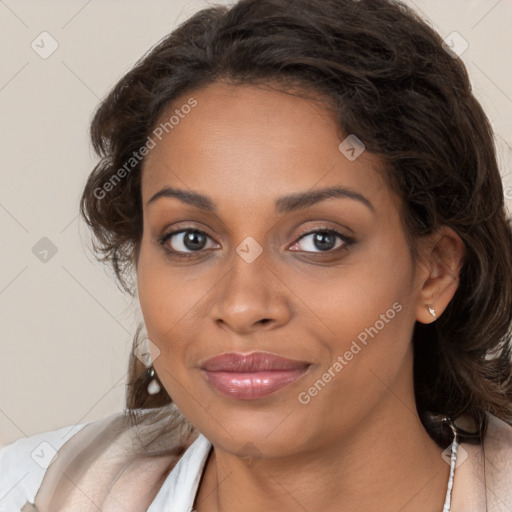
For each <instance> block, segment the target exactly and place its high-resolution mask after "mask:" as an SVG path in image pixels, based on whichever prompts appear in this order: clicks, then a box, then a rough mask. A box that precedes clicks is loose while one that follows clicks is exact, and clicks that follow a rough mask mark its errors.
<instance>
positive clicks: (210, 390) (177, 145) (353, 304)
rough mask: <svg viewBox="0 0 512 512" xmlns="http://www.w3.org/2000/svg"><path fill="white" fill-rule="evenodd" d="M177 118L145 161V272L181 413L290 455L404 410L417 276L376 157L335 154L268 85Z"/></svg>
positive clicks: (212, 431)
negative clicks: (243, 359)
mask: <svg viewBox="0 0 512 512" xmlns="http://www.w3.org/2000/svg"><path fill="white" fill-rule="evenodd" d="M191 98H193V99H191ZM184 105H193V107H191V108H187V107H184ZM173 115H174V116H175V118H174V119H173V121H172V122H171V123H170V124H168V125H167V129H166V130H165V129H163V130H162V129H160V131H158V132H154V133H158V135H159V137H155V136H153V139H154V140H155V142H156V146H155V147H154V148H153V149H151V150H150V153H149V154H148V156H147V158H146V161H145V166H144V170H143V176H142V198H143V208H144V231H143V237H142V243H141V250H140V257H139V261H138V269H137V271H138V291H139V298H140V303H141V307H142V312H143V316H144V320H145V323H146V327H147V331H148V337H149V339H150V340H151V341H152V342H153V343H154V344H155V345H156V346H157V347H158V349H159V351H160V353H159V354H158V356H157V357H154V367H155V369H156V372H157V373H158V376H159V378H160V380H161V381H162V383H163V385H164V386H165V388H166V390H167V391H168V393H169V394H170V396H171V397H172V399H173V400H174V402H175V403H176V405H177V406H178V407H179V409H180V410H181V411H182V412H183V414H184V415H185V417H187V418H188V420H189V421H190V422H191V423H192V424H193V425H195V426H196V427H197V428H198V429H199V431H200V432H202V433H203V434H204V435H205V436H206V437H207V438H208V439H210V441H212V443H213V444H214V445H215V446H216V447H220V448H222V449H224V450H226V451H228V452H231V453H233V454H237V453H243V452H244V450H245V451H247V452H248V451H250V450H252V451H253V452H255V453H258V454H259V455H261V456H279V455H282V456H284V455H289V454H292V453H297V452H299V451H301V450H302V451H305V450H310V449H314V448H318V447H320V446H321V445H325V446H329V445H332V443H333V442H336V440H337V439H340V438H342V437H344V436H347V435H350V433H351V431H354V429H356V428H358V427H359V426H360V425H363V424H365V425H367V424H368V423H367V422H368V421H369V420H370V421H371V419H372V418H373V419H377V418H378V420H379V422H380V423H379V424H380V425H382V424H383V423H384V424H385V422H386V421H392V420H394V419H396V414H403V413H408V412H407V408H411V407H413V405H412V404H413V403H414V402H413V384H412V348H411V336H412V330H413V327H414V323H415V321H416V319H417V318H418V315H419V313H418V311H419V308H420V302H421V297H420V296H419V294H420V289H421V285H420V284H421V281H420V280H421V278H422V274H421V272H416V273H415V272H414V266H413V262H412V261H411V256H410V251H409V247H408V245H407V242H406V239H405V236H404V232H403V229H402V224H401V220H400V212H399V202H398V200H397V198H396V197H395V196H394V195H393V193H392V192H391V191H390V188H389V187H388V185H387V184H386V182H385V181H384V179H383V174H382V170H381V166H380V162H379V160H378V159H377V158H376V157H374V156H372V155H370V154H369V153H368V152H365V151H363V152H362V153H361V154H359V156H358V153H359V152H360V150H361V149H362V148H361V147H359V146H357V144H356V145H354V143H353V142H351V140H348V141H346V142H345V143H344V144H343V145H342V146H341V149H340V143H341V142H343V140H344V138H345V136H343V137H341V138H340V136H339V132H338V130H337V128H336V122H335V118H334V116H333V114H332V113H330V112H329V111H328V110H327V109H324V108H321V107H320V106H319V104H318V103H315V102H313V101H311V100H306V99H302V98H299V97H297V96H295V95H291V94H286V93H282V92H277V91H273V90H264V89H262V88H257V87H254V86H229V85H225V84H214V85H211V86H209V87H207V88H205V89H203V90H200V91H198V92H195V93H193V94H190V95H186V96H184V97H183V99H182V100H180V101H178V102H176V103H175V104H173V106H172V109H169V110H168V111H166V113H165V115H164V116H162V122H165V121H168V120H169V119H170V118H171V116H173ZM166 132H168V133H166ZM355 135H356V136H357V135H358V134H355ZM159 138H161V140H159ZM361 138H362V137H361ZM363 143H364V140H363ZM334 188H336V189H339V191H338V193H337V194H334V193H333V194H331V195H329V194H324V195H320V194H319V193H320V192H321V191H323V190H325V189H334ZM165 189H167V193H162V194H159V197H156V198H154V196H155V194H157V193H159V192H161V191H162V190H165ZM178 190H179V191H180V193H181V198H179V197H177V194H174V192H175V191H178ZM199 195H201V196H204V198H199ZM291 196H292V198H291V199H290V197H291ZM297 197H298V198H301V199H300V200H298V201H296V200H294V198H297ZM152 198H153V200H151V199H152ZM180 230H181V233H177V234H174V235H172V236H166V235H169V233H171V232H172V231H180ZM194 231H200V232H201V233H199V234H197V233H196V234H194ZM315 232H316V234H315ZM336 232H337V233H339V234H337V233H336ZM305 233H309V234H306V235H304V234H305ZM303 235H304V236H303ZM423 278H424V276H423ZM424 307H425V306H424V304H423V303H421V308H424ZM254 352H259V353H263V354H260V356H261V357H262V359H261V360H259V359H258V360H257V362H255V361H254V360H253V361H250V360H249V363H248V366H243V365H242V366H238V365H237V364H238V363H233V361H231V363H229V361H228V362H227V363H226V361H224V363H222V364H220V366H215V365H210V366H208V365H206V366H205V362H206V361H207V360H208V359H210V358H212V357H214V356H218V355H221V354H226V353H238V354H242V355H247V354H252V353H254ZM268 354H270V355H274V356H280V357H282V358H286V359H289V360H292V362H291V363H289V364H288V365H284V366H280V364H281V363H282V361H281V360H278V362H276V360H272V359H271V362H269V360H268V359H267V356H268ZM258 361H259V364H261V366H258ZM223 364H224V366H223ZM226 365H227V366H226ZM251 365H252V366H251ZM265 365H266V366H265ZM205 368H207V369H209V370H210V371H207V370H205ZM236 370H238V371H236Z"/></svg>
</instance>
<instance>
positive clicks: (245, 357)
mask: <svg viewBox="0 0 512 512" xmlns="http://www.w3.org/2000/svg"><path fill="white" fill-rule="evenodd" d="M310 366H311V363H308V362H306V361H297V360H294V359H287V358H284V357H281V356H277V355H275V354H270V353H267V352H252V353H250V354H240V353H235V352H230V353H226V354H221V355H219V356H215V357H213V358H210V359H208V360H206V361H205V362H204V363H203V364H202V365H201V371H202V373H203V375H204V376H205V378H206V381H207V382H208V384H209V385H210V386H211V387H213V388H214V389H215V390H216V391H218V392H220V393H221V394H222V395H224V396H228V397H230V398H234V399H238V400H254V399H257V398H263V397H265V396H268V395H270V394H272V393H275V392H277V391H278V390H280V389H283V388H284V387H286V386H288V385H290V384H292V383H293V382H295V381H296V380H298V379H299V378H300V377H302V376H303V375H304V374H305V373H306V372H307V370H308V368H309V367H310Z"/></svg>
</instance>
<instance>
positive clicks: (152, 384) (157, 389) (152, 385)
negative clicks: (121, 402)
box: [146, 366, 162, 395]
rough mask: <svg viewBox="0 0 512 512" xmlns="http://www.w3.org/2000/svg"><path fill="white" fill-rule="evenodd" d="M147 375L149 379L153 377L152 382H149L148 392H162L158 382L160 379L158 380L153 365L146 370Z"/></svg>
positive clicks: (151, 393)
mask: <svg viewBox="0 0 512 512" xmlns="http://www.w3.org/2000/svg"><path fill="white" fill-rule="evenodd" d="M146 375H147V376H148V378H149V379H152V380H151V382H150V383H149V384H148V388H147V389H148V393H149V394H150V395H156V394H157V393H160V390H161V389H162V388H161V387H160V384H158V381H157V380H156V372H155V368H154V367H153V366H151V367H150V368H148V369H147V370H146Z"/></svg>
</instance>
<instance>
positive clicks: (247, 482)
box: [195, 383, 450, 512]
mask: <svg viewBox="0 0 512 512" xmlns="http://www.w3.org/2000/svg"><path fill="white" fill-rule="evenodd" d="M400 388H401V389H404V388H403V387H400ZM405 389H407V387H406V388H405ZM410 389H412V383H411V388H410ZM411 394H412V393H411ZM441 453H442V449H441V448H439V447H438V446H437V444H436V443H435V442H434V441H433V440H432V439H431V438H430V436H429V435H428V433H427V432H426V431H425V429H424V427H423V425H422V424H421V422H420V420H419V418H418V415H417V413H416V408H415V404H414V396H410V397H405V398H404V397H400V398H398V395H397V394H396V393H395V392H393V391H391V390H390V392H388V393H387V394H386V396H385V399H384V400H382V401H381V402H380V404H379V407H378V408H376V409H374V410H372V411H371V414H369V415H368V416H367V417H365V418H364V419H363V420H362V421H360V422H358V423H357V424H356V425H355V426H354V427H353V428H351V430H350V432H344V435H343V436H342V437H339V438H337V439H335V440H334V442H332V440H329V441H325V440H324V441H323V443H322V440H319V443H318V444H317V445H315V446H311V447H306V449H304V450H302V451H300V452H298V453H295V454H294V455H293V456H289V457H285V458H272V459H268V458H267V459H258V460H256V461H252V462H251V463H250V464H247V461H245V460H241V459H239V458H237V457H235V456H234V455H232V454H230V453H227V452H225V451H223V450H220V449H214V450H213V451H212V454H211V456H210V458H209V460H208V461H207V465H206V468H205V472H204V475H203V479H202V481H201V484H200V487H199V491H198V494H197V498H196V503H195V510H196V511H197V512H206V511H208V512H232V511H234V510H240V504H241V503H243V509H244V511H246V512H260V511H261V510H280V511H283V512H288V511H289V512H292V511H294V512H295V511H297V510H323V511H325V512H331V511H333V512H334V511H336V512H340V511H342V512H352V511H356V510H379V511H380V512H396V511H397V510H400V511H401V512H413V511H414V512H432V511H434V512H435V511H439V512H440V511H441V510H442V508H443V503H444V499H445V494H446V486H447V482H448V477H449V470H450V468H449V466H448V465H447V464H446V462H445V461H444V460H443V459H442V457H441Z"/></svg>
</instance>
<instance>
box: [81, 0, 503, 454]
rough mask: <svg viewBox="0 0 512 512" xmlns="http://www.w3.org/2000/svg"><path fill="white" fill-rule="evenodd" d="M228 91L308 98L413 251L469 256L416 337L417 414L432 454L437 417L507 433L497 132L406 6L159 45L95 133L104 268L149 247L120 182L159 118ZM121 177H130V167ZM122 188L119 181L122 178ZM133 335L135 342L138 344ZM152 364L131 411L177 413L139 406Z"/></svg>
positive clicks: (303, 6)
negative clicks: (369, 163) (434, 239)
mask: <svg viewBox="0 0 512 512" xmlns="http://www.w3.org/2000/svg"><path fill="white" fill-rule="evenodd" d="M219 80H224V81H227V82H229V83H233V84H257V83H260V84H261V83H272V84H278V86H281V87H282V88H283V89H286V88H289V87H290V86H293V87H295V88H299V89H302V90H303V91H305V92H307V91H314V92H316V93H319V94H321V95H322V96H323V97H325V98H326V102H328V103H329V105H330V108H332V109H333V110H334V111H335V112H336V113H337V115H338V119H339V128H340V131H341V132H342V133H345V134H350V133H355V134H357V136H358V137H359V138H360V139H361V140H362V141H364V144H365V145H366V149H367V150H368V151H370V152H371V153H374V154H376V155H378V156H379V157H380V158H381V159H382V161H383V162H384V163H385V164H386V169H387V178H388V182H389V184H390V186H391V187H392V189H393V190H394V191H396V192H397V194H398V195H399V197H400V198H401V199H402V201H403V204H404V218H403V223H404V230H405V233H406V235H407V237H408V239H409V241H410V244H411V248H412V251H413V254H416V252H415V250H416V248H417V247H418V241H419V240H421V238H422V237H423V236H425V235H428V234H429V233H432V232H433V231H434V230H435V229H436V228H438V227H439V226H441V225H447V226H449V227H451V228H452V229H454V230H455V231H456V232H457V234H458V235H459V236H460V237H461V238H462V240H463V241H464V244H465V249H466V253H465V257H464V261H463V267H462V270H461V276H460V283H459V287H458V290H457V292H456V294H455V296H454V297H453V299H452V301H451V302H450V304H449V305H448V307H447V308H446V310H445V311H444V314H443V315H442V316H441V317H440V318H439V319H438V320H437V321H436V322H434V323H433V324H428V325H424V324H421V323H417V324H416V327H415V331H414V335H413V345H414V386H415V396H416V403H417V409H418V413H419V415H420V418H421V419H422V421H423V423H424V425H425V428H426V429H427V430H428V431H429V433H430V435H431V436H432V437H433V438H434V439H436V441H437V442H438V443H439V444H446V441H447V440H448V434H447V430H446V429H444V427H442V423H441V421H440V420H441V418H442V417H451V418H456V417H458V416H459V415H461V414H468V415H469V416H470V417H472V418H473V419H474V420H475V421H476V422H477V424H478V425H479V431H478V435H477V437H476V442H478V441H479V440H480V439H481V437H482V436H483V434H484V433H485V428H486V422H485V413H486V412H490V413H493V414H495V415H496V416H498V417H499V418H501V419H503V420H504V421H507V422H509V423H511V422H512V406H511V404H512V363H511V344H510V339H511V324H512V234H511V225H510V219H509V218H508V217H507V213H506V209H505V205H504V195H503V187H502V182H501V177H500V174H499V171H498V167H497V162H496V156H495V149H494V145H493V134H492V130H491V127H490V124H489V121H488V119H487V118H486V116H485V114H484V112H483V110H482V108H481V106H480V104H479V103H478V101H477V100H476V99H475V97H474V96H473V94H472V91H471V85H470V82H469V79H468V75H467V72H466V69H465V67H464V65H463V63H462V62H461V60H460V59H459V58H456V57H455V56H454V55H453V54H450V53H448V52H447V51H445V49H444V48H443V45H442V40H441V37H440V36H439V35H438V34H437V33H436V32H435V31H434V30H433V29H431V28H430V27H429V26H428V25H427V24H426V23H425V22H423V21H422V20H421V19H420V18H418V17H417V16H416V15H415V14H414V13H413V12H412V11H411V10H410V9H409V8H408V7H406V6H405V5H403V4H401V3H400V2H396V1H391V0H389V1H388V0H361V1H355V0H293V1H289V0H240V1H239V2H238V3H236V4H235V5H234V6H232V7H229V8H228V7H226V6H216V7H211V8H207V9H204V10H201V11H200V12H198V13H196V14H195V15H194V16H192V17H191V18H190V19H188V20H187V21H186V22H185V23H183V24H182V25H181V26H179V27H178V28H177V29H176V30H174V31H173V32H172V33H171V34H169V35H168V36H167V37H165V38H164V39H163V40H162V41H160V42H159V43H158V44H157V45H156V46H155V47H154V48H153V49H152V50H151V51H150V52H149V53H148V54H147V55H145V56H144V57H143V58H142V59H141V60H140V61H139V62H138V63H137V64H136V65H135V66H134V68H133V69H132V70H131V71H130V72H128V73H127V74H126V75H125V76H124V77H123V78H122V79H121V80H120V81H119V83H117V85H115V87H114V88H113V90H112V91H111V92H110V94H109V95H108V96H107V97H106V99H105V100H104V101H103V102H102V103H101V105H100V106H99V108H98V110H97V112H96V114H95V116H94V119H93V121H92V125H91V137H92V142H93V145H94V148H95V150H96V152H97V154H98V156H99V157H100V160H99V163H98V164H97V165H96V167H95V168H94V170H93V172H92V173H91V175H90V176H89V179H88V181H87V185H86V186H85V190H84V191H83V195H82V198H81V212H82V215H83V217H84V218H85V220H86V222H87V223H88V225H89V226H90V227H91V228H92V231H93V233H94V235H95V238H96V242H95V249H96V250H97V253H98V257H99V258H101V259H102V260H104V261H106V262H108V263H110V264H111V265H112V267H113V269H114V272H115V275H116V277H117V279H118V280H119V282H120V283H121V285H122V286H123V288H124V289H125V290H126V291H128V292H129V293H132V294H133V286H132V284H131V283H130V282H129V279H130V278H131V277H133V272H134V270H136V263H137V255H138V249H139V244H140V240H141V236H142V205H141V165H142V162H143V160H142V161H141V162H136V163H135V164H134V165H133V167H132V168H130V169H129V171H128V172H126V173H123V177H122V179H119V180H117V181H116V182H115V184H113V186H112V187H108V191H107V187H105V183H107V182H109V180H110V182H111V183H112V179H113V177H114V175H115V174H116V173H117V172H118V170H119V169H121V168H122V167H123V165H125V164H126V162H127V161H129V159H130V158H131V157H132V155H133V153H134V152H136V151H138V150H139V148H141V147H142V146H143V145H144V144H145V143H146V141H147V138H148V136H150V135H151V134H152V130H154V128H155V123H156V122H157V119H158V118H159V116H160V115H161V114H162V111H163V109H164V108H165V107H166V106H167V105H168V104H169V102H172V101H173V100H175V99H176V98H178V97H182V96H183V95H184V94H193V91H194V90H197V89H198V88H201V87H204V86H206V85H208V84H211V83H213V82H215V81H219ZM125 169H126V168H125ZM117 176H118V177H119V174H117ZM138 335H139V332H137V334H136V336H135V340H134V343H136V342H137V341H138ZM147 384H148V377H147V375H146V372H145V366H144V365H143V364H142V363H141V362H140V361H139V360H138V359H137V358H135V357H133V355H132V357H131V361H130V366H129V379H128V387H127V408H128V410H135V409H145V408H154V407H156V408H158V407H161V406H163V405H165V404H168V403H170V402H171V398H170V397H169V395H168V394H167V393H166V392H165V390H164V389H162V391H161V392H160V393H159V394H157V395H154V396H151V395H148V394H147V392H146V387H147Z"/></svg>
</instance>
